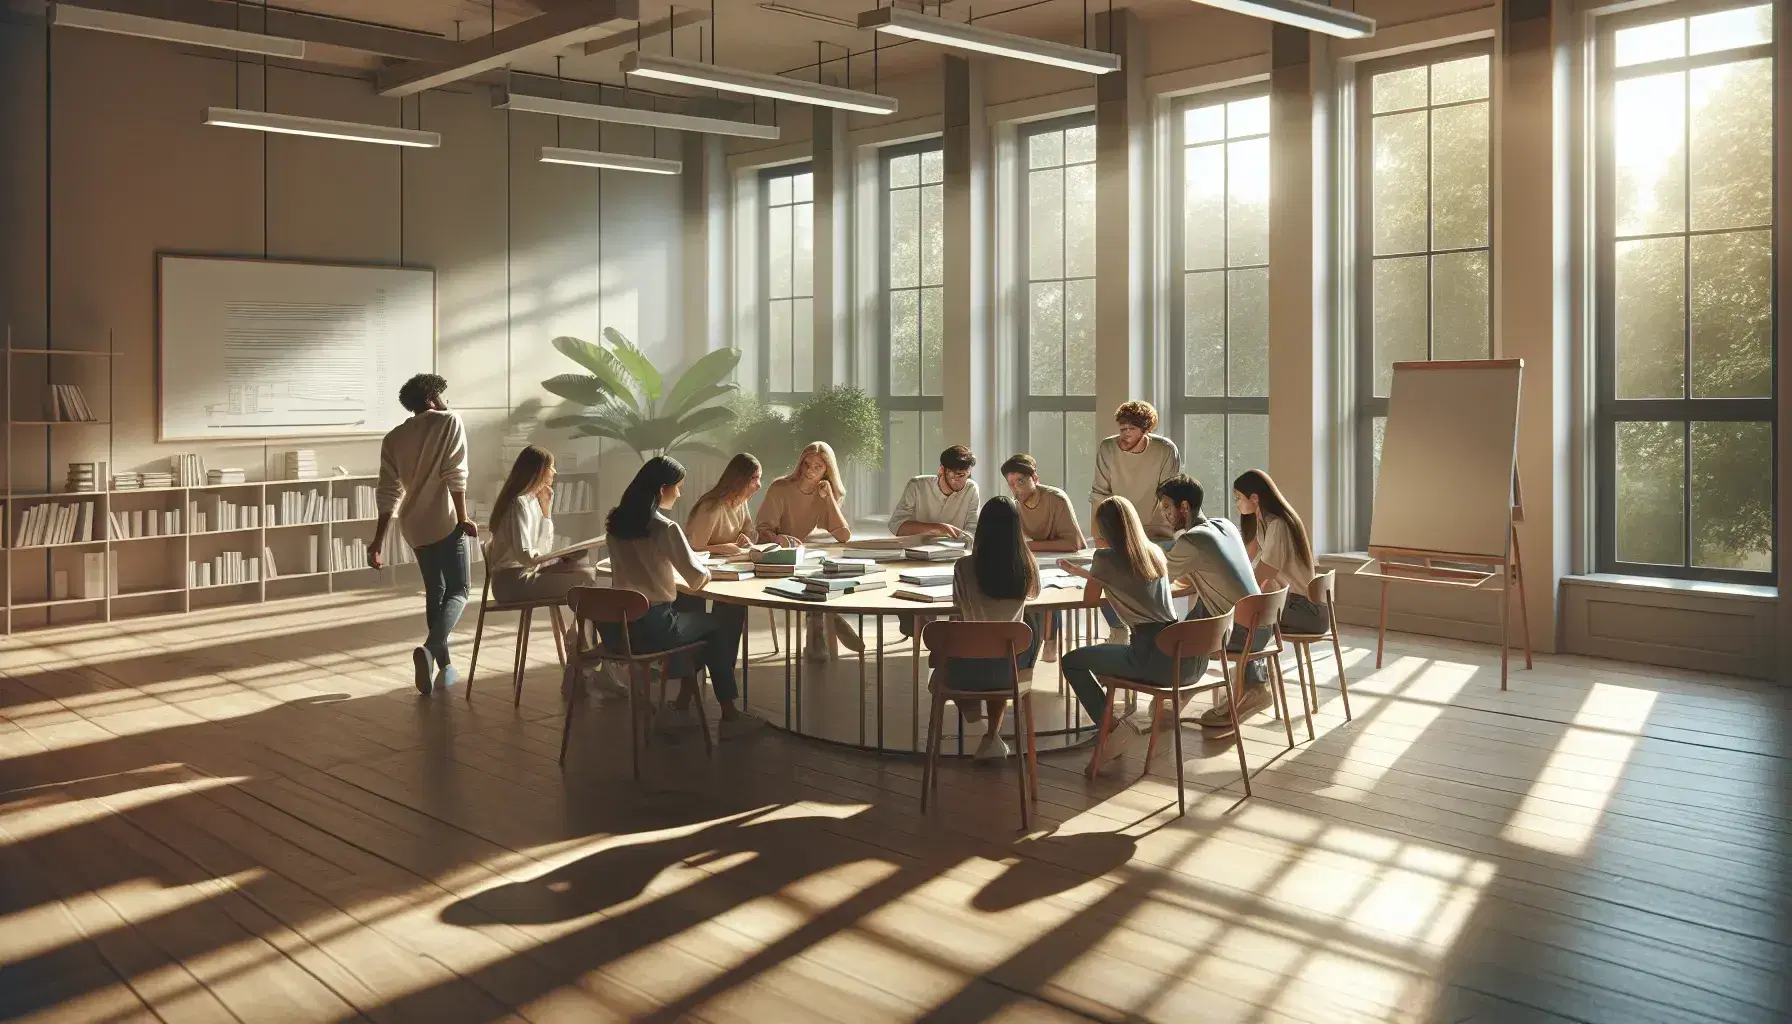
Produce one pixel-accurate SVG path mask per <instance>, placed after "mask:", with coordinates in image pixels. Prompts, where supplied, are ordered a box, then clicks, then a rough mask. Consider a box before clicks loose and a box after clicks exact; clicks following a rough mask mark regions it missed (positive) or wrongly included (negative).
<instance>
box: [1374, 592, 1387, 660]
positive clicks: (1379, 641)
mask: <svg viewBox="0 0 1792 1024" xmlns="http://www.w3.org/2000/svg"><path fill="white" fill-rule="evenodd" d="M1387 642H1388V581H1387V580H1382V581H1381V625H1380V626H1379V627H1378V628H1377V629H1376V631H1375V667H1376V668H1380V667H1381V649H1382V647H1384V646H1385V645H1386V644H1387Z"/></svg>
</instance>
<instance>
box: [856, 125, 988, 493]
mask: <svg viewBox="0 0 1792 1024" xmlns="http://www.w3.org/2000/svg"><path fill="white" fill-rule="evenodd" d="M882 164H883V179H882V180H883V241H884V244H883V245H882V246H880V247H879V248H880V250H881V251H882V253H883V262H884V267H883V282H884V288H883V299H884V316H883V324H884V336H883V341H884V350H883V351H884V357H883V358H882V359H881V360H879V364H880V367H881V371H882V372H881V374H880V379H879V390H880V391H881V397H882V399H883V405H884V410H885V412H886V414H887V415H886V417H885V420H884V441H885V447H886V451H887V453H888V454H887V455H886V456H885V459H884V465H885V467H886V469H885V479H884V492H883V495H882V497H883V500H884V504H885V505H886V506H887V505H889V504H891V503H893V502H894V501H895V500H896V497H897V495H898V494H900V493H901V490H902V485H903V483H904V482H905V481H907V480H908V478H909V477H911V476H914V475H916V474H918V473H929V472H932V471H934V470H935V469H937V468H938V466H939V453H940V450H941V449H943V448H944V447H945V442H944V441H943V440H941V437H940V415H941V413H940V410H941V407H942V406H941V399H940V363H941V360H942V356H941V351H940V345H941V340H942V338H943V337H944V334H945V315H944V312H943V310H942V308H941V303H942V302H943V301H944V293H945V288H944V284H945V279H946V277H945V266H944V263H945V253H946V226H945V220H944V216H945V215H944V203H945V186H944V185H942V184H941V182H942V181H943V180H944V178H945V173H944V172H945V166H944V165H945V161H944V154H943V152H942V150H941V148H940V142H939V140H938V139H933V140H929V141H927V142H922V143H917V144H915V145H912V146H901V147H894V148H891V149H888V150H886V151H884V153H883V160H882ZM988 454H989V453H985V455H986V456H987V455H988Z"/></svg>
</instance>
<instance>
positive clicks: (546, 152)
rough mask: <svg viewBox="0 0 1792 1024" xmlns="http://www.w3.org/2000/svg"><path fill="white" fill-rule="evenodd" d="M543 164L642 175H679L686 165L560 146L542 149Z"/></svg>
mask: <svg viewBox="0 0 1792 1024" xmlns="http://www.w3.org/2000/svg"><path fill="white" fill-rule="evenodd" d="M541 162H542V163H544V164H571V165H572V166H574V167H596V168H599V169H602V170H606V171H639V172H640V173H642V174H679V173H681V172H683V171H684V164H682V163H680V162H678V161H677V160H661V159H660V158H659V157H656V156H635V155H634V154H633V153H603V152H599V151H598V150H595V149H565V148H562V147H560V146H543V147H541Z"/></svg>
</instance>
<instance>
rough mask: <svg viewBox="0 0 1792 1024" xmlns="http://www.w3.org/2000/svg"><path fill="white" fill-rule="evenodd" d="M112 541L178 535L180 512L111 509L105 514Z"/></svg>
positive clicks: (148, 509) (156, 509)
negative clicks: (110, 529)
mask: <svg viewBox="0 0 1792 1024" xmlns="http://www.w3.org/2000/svg"><path fill="white" fill-rule="evenodd" d="M106 517H107V521H108V522H109V523H110V524H111V527H112V533H111V537H112V538H113V539H114V540H134V539H136V538H138V537H173V536H178V535H179V534H180V511H179V510H178V509H168V510H166V511H164V510H162V509H159V508H134V509H129V510H126V509H122V508H117V509H113V510H112V511H110V512H107V513H106Z"/></svg>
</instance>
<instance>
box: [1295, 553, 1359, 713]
mask: <svg viewBox="0 0 1792 1024" xmlns="http://www.w3.org/2000/svg"><path fill="white" fill-rule="evenodd" d="M1337 587H1338V572H1337V570H1335V569H1327V570H1326V571H1325V572H1323V573H1321V574H1319V575H1318V576H1315V577H1313V582H1312V583H1310V584H1308V586H1307V600H1309V601H1311V602H1313V603H1314V604H1316V605H1319V606H1321V607H1323V608H1324V609H1325V618H1326V623H1327V626H1326V629H1325V630H1324V631H1323V632H1320V633H1283V634H1282V639H1283V640H1284V641H1286V642H1287V643H1288V645H1289V646H1291V647H1293V648H1294V670H1295V672H1296V673H1298V674H1299V676H1300V686H1301V690H1300V699H1301V703H1302V704H1303V705H1306V703H1307V691H1308V689H1309V688H1310V689H1311V690H1312V694H1313V702H1312V705H1311V706H1312V707H1318V706H1319V673H1318V672H1317V671H1316V670H1315V669H1314V667H1313V645H1314V644H1316V643H1320V642H1323V641H1326V640H1330V641H1331V642H1332V657H1333V658H1334V659H1335V660H1336V661H1337V664H1338V693H1340V694H1342V695H1343V697H1344V720H1345V721H1346V722H1348V721H1350V720H1351V717H1350V686H1349V684H1348V683H1346V682H1345V679H1344V649H1343V648H1342V647H1341V646H1340V645H1339V644H1338V608H1337ZM1311 720H1312V715H1311V712H1310V711H1309V713H1308V721H1309V722H1311ZM1308 738H1309V739H1311V738H1312V737H1311V736H1309V737H1308Z"/></svg>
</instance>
